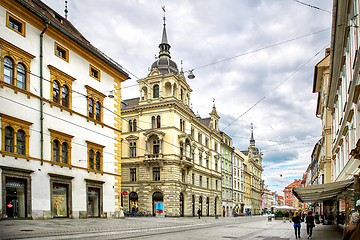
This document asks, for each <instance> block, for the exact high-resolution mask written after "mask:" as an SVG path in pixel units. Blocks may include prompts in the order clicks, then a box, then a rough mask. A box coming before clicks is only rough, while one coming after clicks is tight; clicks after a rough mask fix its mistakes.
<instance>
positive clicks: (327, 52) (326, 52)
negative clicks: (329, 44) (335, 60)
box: [325, 48, 330, 57]
mask: <svg viewBox="0 0 360 240" xmlns="http://www.w3.org/2000/svg"><path fill="white" fill-rule="evenodd" d="M329 55H330V48H327V49H325V57H327V56H329Z"/></svg>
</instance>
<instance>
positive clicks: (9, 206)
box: [6, 203, 14, 208]
mask: <svg viewBox="0 0 360 240" xmlns="http://www.w3.org/2000/svg"><path fill="white" fill-rule="evenodd" d="M6 206H7V207H8V208H12V207H13V206H14V205H12V204H11V203H9V204H8V205H6Z"/></svg>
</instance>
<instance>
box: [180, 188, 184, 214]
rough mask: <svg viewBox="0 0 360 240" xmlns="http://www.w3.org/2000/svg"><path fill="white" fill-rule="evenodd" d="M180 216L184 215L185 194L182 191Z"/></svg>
mask: <svg viewBox="0 0 360 240" xmlns="http://www.w3.org/2000/svg"><path fill="white" fill-rule="evenodd" d="M180 216H181V217H183V216H184V194H182V193H180Z"/></svg>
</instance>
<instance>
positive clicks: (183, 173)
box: [181, 170, 186, 183]
mask: <svg viewBox="0 0 360 240" xmlns="http://www.w3.org/2000/svg"><path fill="white" fill-rule="evenodd" d="M185 176H186V174H185V170H182V171H181V181H182V182H183V183H184V182H185Z"/></svg>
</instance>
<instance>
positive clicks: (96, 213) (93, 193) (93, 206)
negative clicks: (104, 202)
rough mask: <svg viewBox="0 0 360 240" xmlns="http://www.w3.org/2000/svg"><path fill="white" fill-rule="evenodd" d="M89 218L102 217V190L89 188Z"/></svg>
mask: <svg viewBox="0 0 360 240" xmlns="http://www.w3.org/2000/svg"><path fill="white" fill-rule="evenodd" d="M88 216H89V217H100V189H99V188H88Z"/></svg>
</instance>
